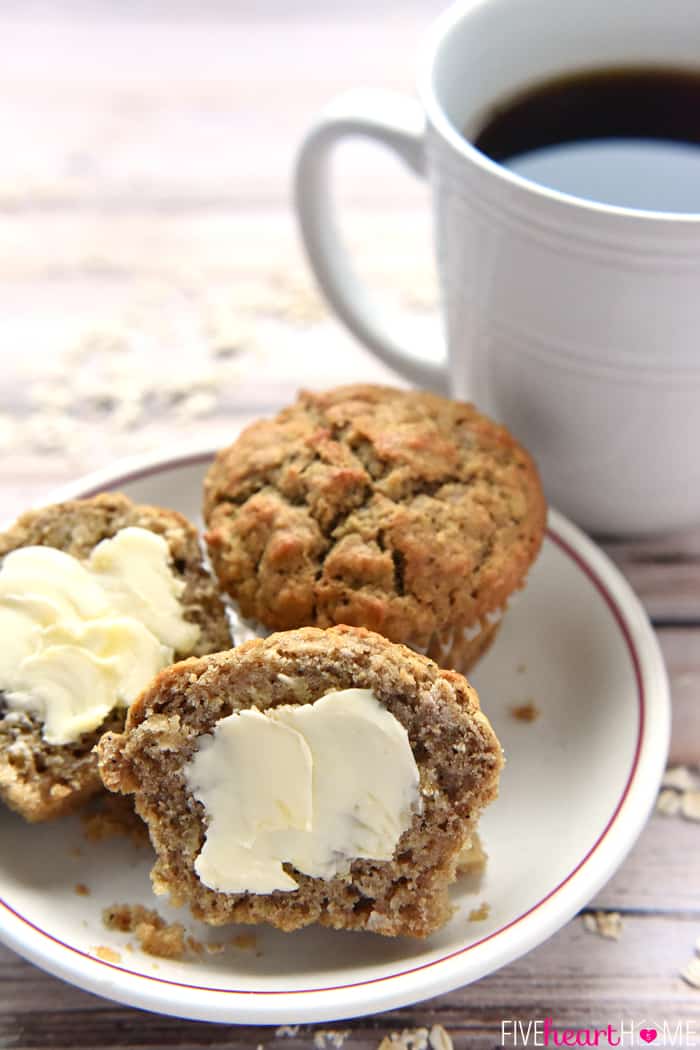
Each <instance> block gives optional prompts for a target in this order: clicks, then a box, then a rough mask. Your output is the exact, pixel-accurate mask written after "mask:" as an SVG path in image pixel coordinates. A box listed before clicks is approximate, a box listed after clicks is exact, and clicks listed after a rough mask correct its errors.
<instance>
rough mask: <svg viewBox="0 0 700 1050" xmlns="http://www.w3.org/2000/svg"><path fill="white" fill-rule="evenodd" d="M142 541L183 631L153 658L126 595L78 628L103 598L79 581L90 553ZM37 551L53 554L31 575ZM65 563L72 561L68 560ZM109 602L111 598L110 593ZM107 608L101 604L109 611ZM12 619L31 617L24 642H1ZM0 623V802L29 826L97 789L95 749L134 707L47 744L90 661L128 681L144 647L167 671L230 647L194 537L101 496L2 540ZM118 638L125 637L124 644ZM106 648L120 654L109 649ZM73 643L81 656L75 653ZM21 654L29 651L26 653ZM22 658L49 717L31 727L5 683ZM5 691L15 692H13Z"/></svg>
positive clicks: (164, 518)
mask: <svg viewBox="0 0 700 1050" xmlns="http://www.w3.org/2000/svg"><path fill="white" fill-rule="evenodd" d="M144 531H145V532H147V533H148V534H149V535H150V534H154V535H155V536H156V537H158V539H157V540H156V541H155V547H156V549H159V551H160V553H161V555H162V559H161V560H162V561H163V562H165V563H167V564H168V565H169V572H171V573H172V581H173V582H172V587H173V589H174V590H177V591H178V593H179V598H178V599H177V607H178V608H179V614H180V615H181V618H182V624H181V630H180V631H179V640H176V642H175V644H174V645H172V646H171V647H170V648H169V649H166V648H165V647H163V648H162V649H159V648H158V646H159V644H160V643H161V642H162V641H163V638H162V637H156V636H157V635H158V633H159V632H158V628H154V631H155V634H151V632H149V633H148V634H146V633H145V632H146V631H147V628H145V627H144V626H143V616H141V619H140V621H139V623H138V624H136V627H134V623H133V620H132V619H130V613H131V611H132V610H131V609H130V608H129V604H130V603H129V599H128V596H127V597H126V599H125V598H124V596H123V595H122V596H121V600H120V599H118V598H117V599H113V600H115V601H116V602H117V606H114V608H112V609H111V610H109V613H103V614H102V616H101V618H100V619H98V620H92V621H89V620H88V621H86V620H84V619H82V618H81V611H82V612H85V611H86V609H87V610H88V612H89V608H88V607H89V604H90V603H92V604H93V608H94V603H95V601H96V600H97V603H98V606H97V607H98V609H99V601H100V591H97V592H95V591H94V590H93V589H92V588H90V587H89V583H90V581H89V580H88V581H85V580H84V577H83V576H82V573H83V572H84V571H85V570H84V567H85V566H86V565H88V564H89V560H90V557H91V555H92V554H93V552H94V551H95V550H96V548H98V547H99V545H100V544H104V542H105V541H112V540H114V539H115V537H118V536H122V537H123V536H124V535H125V534H127V533H128V532H130V533H131V535H132V536H133V534H134V532H137V533H138V534H139V535H141V536H142V535H143V532H144ZM137 538H138V537H137ZM147 539H148V537H147ZM163 541H164V542H163ZM37 548H40V549H41V550H40V555H41V553H42V551H43V548H52V549H53V550H55V551H56V552H61V555H59V556H54V555H51V554H49V559H53V561H51V560H49V561H47V560H46V557H41V558H40V561H39V566H38V568H37V565H32V564H31V557H32V556H33V551H34V550H36V549H37ZM103 549H104V548H103ZM46 553H48V552H46ZM17 554H19V556H20V558H21V559H22V558H25V557H26V555H29V558H30V560H29V561H25V563H24V565H25V567H24V568H21V567H20V568H19V569H17V570H13V572H12V573H11V571H10V568H9V567H10V566H11V565H13V564H16V562H15V561H14V559H15V556H16V555H17ZM136 554H138V549H137V551H136ZM66 555H69V556H70V558H65V556H66ZM133 555H134V551H133V549H131V550H130V551H128V552H126V553H125V555H123V556H126V557H127V558H128V557H132V558H133ZM73 559H75V561H73ZM148 571H149V566H148V564H146V566H145V568H144V566H143V565H139V567H138V569H137V576H138V577H139V579H138V584H139V588H140V586H141V585H142V584H143V585H144V586H145V585H146V583H147V581H146V580H145V574H147V573H148ZM71 572H73V573H74V574H75V580H76V581H77V585H74V581H73V577H71V576H70V575H68V576H64V573H71ZM42 577H43V578H42ZM62 577H63V578H62ZM97 578H98V579H99V576H98V577H97ZM102 579H104V580H105V581H106V586H107V587H108V588H109V587H110V586H112V588H113V581H112V580H111V579H110V573H109V572H107V573H103V575H102ZM83 582H86V583H87V585H88V588H89V589H88V593H87V594H86V595H81V594H79V593H78V592H79V585H80V584H81V583H83ZM101 589H102V588H101ZM111 595H112V598H113V595H114V591H113V590H112V592H111ZM132 598H133V603H134V604H135V605H138V604H139V597H138V594H136V593H135V594H133V595H132ZM109 600H110V596H109V594H108V596H107V597H106V598H105V607H106V608H107V607H108V603H109ZM23 603H24V604H23ZM81 606H82V609H81ZM118 606H120V607H118ZM18 609H19V610H20V614H21V615H24V613H22V610H25V611H27V610H28V612H27V616H28V617H29V619H30V621H31V625H30V626H27V623H26V619H27V616H25V620H24V628H25V629H24V631H23V632H22V633H21V634H20V635H19V637H11V636H10V637H8V631H9V632H13V631H16V628H17V621H16V619H15V618H13V617H16V615H17V610H18ZM157 612H158V611H156V614H157ZM59 613H60V615H59ZM61 616H62V617H63V619H61ZM3 617H4V618H3ZM0 622H1V623H2V626H3V632H4V643H5V645H6V646H8V645H12V646H13V649H12V650H11V651H10V650H6V658H5V659H3V658H2V654H0V799H3V800H4V801H5V803H6V804H7V805H8V806H10V808H12V809H14V810H16V811H17V812H18V813H20V814H21V815H22V816H23V817H24V818H25V819H26V820H29V821H32V822H34V821H42V820H49V819H51V818H54V817H58V816H62V815H63V814H66V813H69V812H72V811H73V810H75V809H76V808H77V807H78V806H79V805H81V804H82V803H83V802H84V801H85V800H86V799H88V798H89V797H90V796H91V795H94V794H95V793H97V792H98V791H101V790H102V782H101V780H100V777H99V773H98V771H97V756H96V755H95V753H94V750H93V749H94V747H95V744H96V743H97V741H98V740H99V738H100V736H101V735H102V733H103V732H105V730H107V729H119V728H121V727H122V726H123V725H124V720H125V718H126V703H127V702H128V700H129V699H135V695H131V696H128V695H127V696H122V697H121V702H120V703H118V704H115V705H114V707H113V708H112V710H107V712H106V713H105V717H104V719H103V721H102V722H101V723H100V724H98V725H94V726H93V727H91V728H88V729H86V730H85V731H84V732H77V731H75V721H74V723H73V731H71V732H69V733H68V735H67V738H62V737H61V738H60V742H56V739H55V734H54V736H53V737H52V736H51V734H50V733H48V734H47V725H48V724H49V723H50V721H51V719H52V717H53V713H55V712H56V709H57V706H58V707H59V708H60V709H62V710H64V709H65V710H66V711H67V713H68V714H69V715H72V716H75V710H74V709H73V708H74V705H75V703H76V698H78V697H79V696H80V695H81V694H89V692H90V690H91V689H93V688H94V684H95V683H94V681H91V679H90V678H89V677H85V676H86V674H88V673H89V670H90V666H91V661H92V662H93V663H95V662H96V663H97V664H98V665H100V666H102V667H105V666H106V665H109V664H110V662H111V663H112V664H113V665H114V662H115V661H116V660H120V661H121V665H120V666H121V667H122V669H124V670H125V671H126V674H127V676H129V675H130V676H131V680H132V682H133V681H134V671H133V669H134V666H136V665H137V664H138V660H139V655H140V653H142V646H143V645H144V644H146V645H147V646H150V649H149V650H148V652H149V653H150V654H155V657H154V659H155V660H156V662H157V663H159V664H160V666H161V667H162V666H163V662H167V659H165V656H164V654H166V653H169V654H170V656H171V658H172V659H180V658H182V657H185V656H191V655H194V654H197V655H201V654H204V653H210V652H216V651H217V650H219V649H226V648H228V647H229V646H230V644H231V638H230V634H229V630H228V623H227V618H226V614H225V610H224V607H223V605H222V603H221V599H220V597H219V594H218V589H217V587H216V585H215V583H214V580H213V579H212V577H211V575H210V574H209V572H208V571H207V570H206V569H205V567H204V566H203V564H202V551H201V549H200V544H199V536H198V533H197V530H196V528H195V527H194V525H192V524H190V522H189V521H187V519H186V518H184V517H183V516H182V515H181V514H178V513H177V512H176V511H173V510H165V509H163V508H161V507H151V506H145V505H143V504H137V503H133V502H132V501H131V500H130V499H128V498H127V497H126V496H124V495H121V494H120V493H102V494H100V495H98V496H94V497H92V498H90V499H82V500H70V501H68V502H65V503H59V504H53V505H51V506H47V507H43V508H41V509H39V510H32V511H29V512H28V513H26V514H24V515H22V517H20V518H19V519H18V521H17V522H15V524H14V525H13V526H12V527H11V528H9V529H8V530H7V531H6V532H4V533H0ZM21 622H22V621H21ZM21 622H20V623H21ZM125 625H126V626H125ZM125 630H127V631H130V632H131V634H126V635H125V634H124V632H125ZM110 632H111V633H110ZM149 636H150V637H149ZM115 637H116V640H117V642H118V643H119V644H118V645H116V647H115ZM125 637H126V638H127V640H128V639H130V638H133V640H134V643H137V642H138V646H137V647H135V648H130V647H129V645H128V644H126V645H125V643H124V638H125ZM81 638H82V639H83V640H84V641H85V642H86V644H87V646H88V647H89V648H88V650H81V651H80V652H76V648H80V640H81ZM27 639H29V641H27ZM25 641H26V642H27V644H26V646H25V645H24V644H23V643H24V642H25ZM18 642H19V643H20V644H17V643H18ZM25 648H26V649H27V652H26V653H23V649H25ZM32 650H34V652H32ZM37 655H38V656H39V657H40V658H41V659H43V660H44V661H48V663H45V664H43V665H41V666H42V667H44V668H47V667H48V670H45V671H44V673H45V676H46V677H45V679H44V680H42V672H41V671H37V670H36V666H37V665H36V657H37ZM23 657H28V661H27V666H30V665H32V664H33V666H34V671H33V681H34V682H35V683H36V688H37V689H38V690H41V691H42V693H43V692H44V691H45V689H46V683H47V682H48V683H50V685H51V686H52V690H51V691H50V692H48V693H46V695H45V714H46V716H47V717H46V719H44V720H42V718H40V717H38V715H37V709H36V705H35V704H33V703H32V697H31V696H28V695H24V696H19V697H15V696H14V694H13V693H12V691H11V686H10V683H11V681H12V679H13V677H14V676H15V673H16V667H17V666H18V665H19V664H20V663H21V662H23ZM161 657H163V658H162V659H161ZM86 664H87V670H86ZM146 667H148V664H146ZM110 674H111V672H110ZM115 674H116V672H115ZM5 679H7V680H5ZM115 680H116V681H118V678H117V679H115ZM13 684H14V686H16V685H17V682H16V681H15V682H14V683H13ZM98 684H99V682H98ZM57 687H58V688H57ZM3 689H4V690H5V692H3ZM139 691H140V690H139ZM23 692H24V693H25V694H26V692H27V687H26V683H23ZM47 735H48V736H49V737H50V739H48V740H47Z"/></svg>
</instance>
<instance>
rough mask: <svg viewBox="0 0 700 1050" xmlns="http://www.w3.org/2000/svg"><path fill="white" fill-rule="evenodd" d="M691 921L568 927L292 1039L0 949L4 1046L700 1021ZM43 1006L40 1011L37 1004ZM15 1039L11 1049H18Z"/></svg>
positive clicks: (482, 1042)
mask: <svg viewBox="0 0 700 1050" xmlns="http://www.w3.org/2000/svg"><path fill="white" fill-rule="evenodd" d="M697 933H698V922H697V920H693V921H690V920H688V919H683V918H675V919H671V918H659V917H638V916H627V917H625V918H624V919H623V927H622V935H621V938H620V940H619V941H618V942H614V941H608V940H603V939H601V938H600V937H598V936H596V935H594V934H590V933H588V932H586V931H585V930H584V929H583V926H582V923H581V920H580V919H576V920H574V921H573V922H571V923H569V924H568V925H567V926H566V927H565V928H564V929H563V930H561V931H560V932H559V933H557V934H555V936H554V937H552V938H551V939H550V940H549V941H548V942H547V943H546V944H544V945H541V946H540V947H539V948H537V949H535V950H534V951H533V952H531V953H529V954H528V955H526V956H524V957H523V958H522V959H519V960H518V961H516V962H514V963H512V964H510V965H509V966H506V967H504V968H503V969H502V970H500V971H498V972H497V973H494V974H492V975H490V976H489V977H486V978H484V979H482V980H481V981H479V982H478V983H476V984H473V985H470V986H468V987H466V988H462V989H457V990H455V991H453V992H449V993H447V994H446V995H443V996H440V997H439V998H437V999H433V1000H430V1001H428V1002H427V1003H424V1004H419V1005H417V1006H413V1007H406V1008H404V1009H402V1010H395V1011H390V1012H388V1013H385V1014H380V1015H375V1016H373V1017H371V1018H366V1019H359V1020H357V1021H350V1022H338V1023H335V1024H333V1025H321V1026H319V1025H317V1026H310V1025H307V1026H301V1027H300V1029H299V1031H298V1032H297V1034H296V1035H295V1036H292V1037H286V1038H285V1037H279V1036H277V1037H276V1036H275V1030H274V1029H270V1028H267V1029H266V1028H257V1027H242V1028H231V1027H230V1026H206V1025H201V1024H197V1023H193V1022H188V1021H179V1020H175V1019H171V1018H163V1017H158V1016H156V1015H153V1014H147V1013H143V1012H140V1011H135V1010H130V1009H128V1008H121V1007H118V1006H115V1005H114V1004H111V1003H108V1002H107V1001H105V1000H101V999H98V998H96V997H94V996H91V995H88V994H87V993H84V992H81V991H78V990H77V989H74V988H69V987H67V986H64V985H63V984H61V983H60V982H59V981H57V980H56V979H55V978H52V977H49V976H48V975H45V974H43V973H42V972H41V971H39V970H37V969H35V968H34V967H32V966H31V965H30V964H28V963H25V962H23V961H21V960H19V959H18V958H17V957H16V956H13V954H12V953H10V952H9V951H8V950H7V949H4V948H0V994H1V995H2V1000H1V1005H0V1046H13V1047H18V1046H19V1047H25V1048H29V1047H32V1048H39V1047H41V1048H43V1047H49V1046H51V1047H53V1048H56V1050H62V1048H66V1050H68V1048H71V1050H83V1048H87V1047H105V1048H110V1050H117V1048H119V1050H121V1048H126V1047H133V1046H135V1045H138V1046H139V1047H141V1048H143V1050H155V1048H156V1047H162V1046H164V1045H169V1046H181V1047H200V1046H230V1047H239V1046H240V1047H247V1046H257V1045H258V1044H262V1045H263V1046H264V1047H265V1048H266V1050H270V1048H272V1047H273V1046H274V1047H275V1050H283V1048H284V1050H302V1048H304V1050H306V1048H309V1047H311V1046H313V1045H314V1043H313V1039H314V1035H315V1034H318V1032H319V1031H320V1030H323V1029H327V1028H329V1027H332V1028H334V1029H343V1030H347V1031H349V1033H350V1035H349V1038H348V1040H347V1042H346V1043H345V1046H347V1047H348V1050H370V1048H371V1050H374V1048H375V1047H376V1046H377V1044H378V1043H379V1041H380V1039H381V1038H382V1037H383V1035H384V1034H386V1033H387V1032H391V1031H400V1030H401V1029H404V1028H409V1029H411V1028H415V1027H416V1026H422V1025H427V1026H430V1025H431V1024H434V1023H441V1024H443V1025H444V1026H445V1027H446V1028H447V1030H448V1031H449V1032H450V1033H451V1034H452V1036H453V1038H454V1040H455V1046H456V1047H457V1048H458V1050H459V1048H461V1047H464V1048H466V1047H470V1048H473V1047H476V1048H477V1050H481V1048H484V1050H485V1048H487V1047H494V1046H497V1045H500V1042H501V1040H500V1034H501V1022H502V1021H503V1020H507V1019H510V1020H521V1021H524V1022H525V1023H527V1021H528V1020H535V1019H537V1018H544V1017H552V1018H553V1020H554V1022H555V1024H556V1025H557V1026H559V1027H569V1028H571V1027H574V1028H585V1027H594V1026H595V1027H600V1026H604V1025H607V1024H608V1023H610V1024H612V1025H615V1026H618V1025H619V1023H620V1021H621V1020H624V1021H625V1022H626V1023H630V1022H636V1023H637V1024H640V1023H641V1024H643V1023H645V1022H646V1023H647V1024H655V1025H658V1026H659V1027H661V1025H662V1022H663V1021H664V1020H666V1021H667V1022H669V1023H671V1024H672V1025H673V1026H674V1028H675V1025H676V1024H677V1023H678V1021H680V1020H685V1021H687V1022H694V1023H695V1024H698V1023H700V998H699V997H698V996H697V994H696V993H693V990H692V989H690V988H688V986H687V985H685V984H684V983H683V981H682V980H681V979H680V977H679V975H678V971H679V969H680V968H682V967H683V966H684V965H685V963H686V962H687V960H688V958H689V957H690V955H691V954H692V945H693V942H694V939H695V937H696V936H697ZM39 1003H40V1004H41V1009H37V1005H38V1004H39ZM13 1040H14V1042H13Z"/></svg>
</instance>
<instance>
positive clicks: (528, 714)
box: [510, 700, 540, 722]
mask: <svg viewBox="0 0 700 1050" xmlns="http://www.w3.org/2000/svg"><path fill="white" fill-rule="evenodd" d="M510 713H511V715H512V716H513V718H515V719H516V720H517V721H518V722H536V721H537V719H538V718H539V717H540V709H539V707H537V705H536V704H535V702H534V701H533V700H526V701H525V703H524V704H517V705H516V706H515V707H511V709H510Z"/></svg>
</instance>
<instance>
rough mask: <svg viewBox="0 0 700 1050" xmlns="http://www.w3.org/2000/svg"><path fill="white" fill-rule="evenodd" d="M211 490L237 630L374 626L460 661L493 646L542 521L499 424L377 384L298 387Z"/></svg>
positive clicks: (441, 658) (231, 458)
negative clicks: (319, 389) (248, 625)
mask: <svg viewBox="0 0 700 1050" xmlns="http://www.w3.org/2000/svg"><path fill="white" fill-rule="evenodd" d="M204 495H205V498H204V514H205V520H206V523H207V527H208V531H207V533H206V540H207V544H208V547H209V552H210V556H211V559H212V563H213V565H214V568H215V570H216V573H217V575H218V577H219V579H220V581H221V583H222V586H223V587H224V588H225V589H226V590H227V592H228V593H229V595H230V596H231V597H232V598H233V599H234V601H235V603H236V605H237V607H238V611H239V613H240V617H241V620H242V621H243V622H242V624H241V625H240V626H242V627H246V623H245V621H251V622H252V625H253V632H257V633H264V632H266V631H270V630H286V629H289V628H294V627H302V626H307V625H310V626H319V627H329V626H332V625H334V624H339V623H345V624H351V625H355V626H363V627H368V628H370V629H371V630H375V631H379V632H380V633H381V634H384V635H385V636H386V637H387V638H389V639H391V640H392V641H395V642H403V643H405V644H407V645H409V646H411V647H412V648H413V649H415V650H416V651H418V652H423V653H427V655H428V656H431V657H432V658H433V659H435V660H437V662H438V663H439V664H440V665H441V666H443V667H453V668H455V669H456V670H459V671H466V670H468V669H469V667H470V666H471V665H473V663H474V662H475V660H476V659H477V658H478V657H479V656H480V655H481V653H482V652H483V651H484V650H485V649H486V648H487V647H488V645H489V644H490V643H491V641H492V639H493V637H494V635H495V633H496V631H497V628H498V626H499V622H500V619H501V616H502V613H503V611H504V609H505V607H506V604H507V602H508V598H509V596H510V595H511V594H512V593H513V591H515V590H517V589H518V588H519V587H521V586H522V585H523V583H524V581H525V577H526V574H527V571H528V569H529V567H530V565H531V564H532V562H533V560H534V559H535V557H536V556H537V553H538V551H539V549H540V545H541V542H542V537H543V533H544V527H545V516H546V507H545V501H544V497H543V494H542V488H541V485H540V480H539V477H538V474H537V469H536V467H535V465H534V463H533V461H532V459H531V458H530V456H529V455H528V453H527V452H526V451H525V450H524V449H523V448H522V447H521V446H520V445H519V444H518V443H517V442H516V441H515V440H514V438H513V437H512V436H511V435H510V434H509V433H508V431H507V430H506V429H505V428H504V427H502V426H498V425H497V424H496V423H494V422H492V421H491V420H490V419H487V418H486V417H485V416H483V415H481V414H480V413H479V412H477V410H476V409H475V408H474V406H473V405H470V404H463V403H460V402H457V401H449V400H447V399H445V398H442V397H438V396H436V395H434V394H428V393H422V392H415V391H403V390H394V389H390V388H387V387H378V386H348V387H340V388H338V389H335V390H329V391H327V392H325V393H320V394H315V393H302V394H301V395H300V396H299V398H298V400H297V402H296V403H295V404H294V405H292V406H291V407H289V408H286V409H285V410H284V411H282V412H280V413H279V415H278V416H276V417H275V418H274V419H270V420H263V421H260V422H256V423H254V424H252V425H251V426H249V427H248V428H247V429H246V430H244V431H243V433H242V434H241V435H240V437H239V438H238V439H237V440H236V441H235V442H234V443H233V444H232V445H231V446H229V447H228V448H225V449H223V450H222V451H220V452H219V453H218V455H217V457H216V459H215V461H214V463H213V464H212V466H211V468H210V469H209V471H208V474H207V477H206V480H205V487H204ZM234 636H235V637H236V640H237V641H239V640H240V638H239V636H238V634H237V632H236V629H235V627H234Z"/></svg>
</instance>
